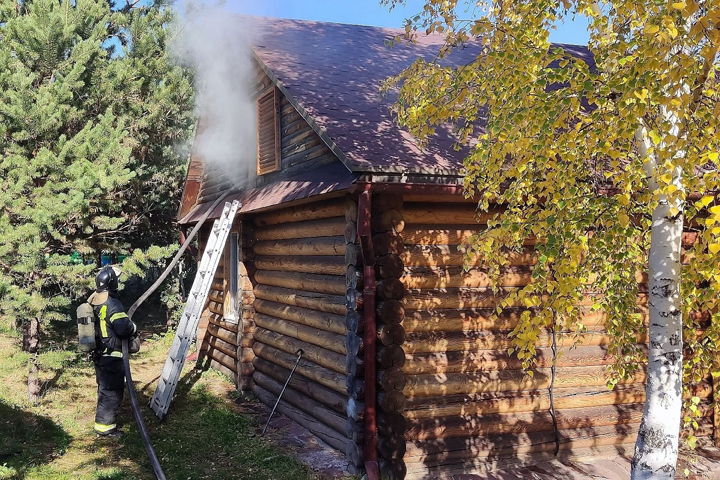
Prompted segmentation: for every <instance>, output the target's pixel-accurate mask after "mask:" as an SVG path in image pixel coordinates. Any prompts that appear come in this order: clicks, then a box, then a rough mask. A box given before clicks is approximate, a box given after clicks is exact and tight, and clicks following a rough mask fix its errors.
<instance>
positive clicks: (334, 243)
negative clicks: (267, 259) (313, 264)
mask: <svg viewBox="0 0 720 480" xmlns="http://www.w3.org/2000/svg"><path fill="white" fill-rule="evenodd" d="M345 245H346V242H345V237H344V236H336V237H316V238H302V239H299V240H295V239H293V240H267V241H263V242H257V243H256V244H255V245H253V252H255V254H256V255H286V256H318V255H319V256H334V255H339V256H344V255H345Z"/></svg>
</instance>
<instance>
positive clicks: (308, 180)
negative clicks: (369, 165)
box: [178, 163, 358, 225]
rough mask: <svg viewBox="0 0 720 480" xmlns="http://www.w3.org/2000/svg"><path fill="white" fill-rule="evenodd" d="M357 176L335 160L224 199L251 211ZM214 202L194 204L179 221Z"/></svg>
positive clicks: (346, 183) (332, 188)
mask: <svg viewBox="0 0 720 480" xmlns="http://www.w3.org/2000/svg"><path fill="white" fill-rule="evenodd" d="M357 177H358V175H357V174H354V173H352V172H350V171H348V169H347V168H346V167H345V166H344V165H343V164H341V163H334V164H331V165H325V166H323V167H320V168H315V169H310V170H307V171H305V172H303V173H301V174H298V175H295V176H292V177H289V178H287V179H284V180H281V181H278V182H275V183H272V184H270V185H266V186H264V187H259V188H254V189H252V190H248V191H245V192H240V193H232V194H230V195H228V197H227V198H225V202H232V201H233V200H238V201H239V202H240V203H241V206H240V208H239V209H238V213H250V212H255V211H258V210H262V209H263V208H267V207H271V206H274V205H280V204H282V203H287V202H291V201H295V200H303V199H306V198H310V197H314V196H317V195H324V194H328V193H332V192H337V191H340V190H347V189H348V188H349V187H350V185H352V184H353V183H355V180H357ZM225 202H220V203H219V204H218V205H217V206H216V207H215V210H213V211H212V212H210V216H209V217H208V218H218V217H220V213H221V212H222V209H223V204H224V203H225ZM212 203H213V202H212V201H210V202H205V203H201V204H199V205H195V207H194V208H193V209H192V210H191V211H190V212H189V213H188V214H187V215H185V216H184V217H183V218H181V219H180V220H178V223H179V224H181V225H182V224H187V223H195V222H197V221H198V220H199V219H200V217H202V216H203V214H204V213H205V212H206V211H207V210H208V209H209V208H210V206H211V204H212Z"/></svg>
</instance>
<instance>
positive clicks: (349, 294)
mask: <svg viewBox="0 0 720 480" xmlns="http://www.w3.org/2000/svg"><path fill="white" fill-rule="evenodd" d="M362 302H363V294H362V292H358V291H357V290H355V289H354V288H348V289H347V291H345V308H346V309H347V311H348V312H351V311H353V310H358V309H360V308H362Z"/></svg>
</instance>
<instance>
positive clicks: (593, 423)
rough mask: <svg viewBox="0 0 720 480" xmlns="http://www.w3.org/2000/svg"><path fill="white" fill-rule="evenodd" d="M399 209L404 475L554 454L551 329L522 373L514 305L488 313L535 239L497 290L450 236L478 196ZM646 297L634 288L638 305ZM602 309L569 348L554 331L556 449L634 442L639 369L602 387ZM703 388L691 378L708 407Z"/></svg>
mask: <svg viewBox="0 0 720 480" xmlns="http://www.w3.org/2000/svg"><path fill="white" fill-rule="evenodd" d="M402 217H403V220H404V230H403V232H402V243H403V245H404V250H403V251H402V253H401V254H400V260H401V263H402V268H403V275H402V277H401V281H402V284H403V285H404V287H405V295H404V297H403V298H402V300H401V303H402V309H403V313H404V320H403V322H402V326H403V328H404V330H405V343H404V345H403V349H404V352H405V358H404V364H403V365H402V368H401V371H402V372H403V373H404V374H405V375H406V382H405V386H404V389H403V393H404V395H405V405H404V411H403V416H404V418H405V421H406V429H405V435H404V437H405V441H406V444H405V455H404V457H403V461H404V462H405V465H406V467H407V477H406V478H408V479H415V478H443V477H449V476H450V475H452V474H455V473H460V472H471V471H477V470H480V471H483V470H485V471H486V470H487V469H488V468H492V466H504V465H507V464H508V463H511V462H513V461H519V460H520V459H523V458H526V457H528V456H531V457H534V458H538V459H539V458H543V457H552V456H553V455H554V450H555V446H556V442H555V429H554V425H553V419H552V417H551V415H550V411H549V409H550V398H549V386H550V379H551V368H550V367H551V366H552V351H551V349H550V348H549V347H550V345H551V341H552V338H551V335H550V334H548V335H545V336H544V337H543V338H541V339H540V340H539V344H540V347H541V348H539V349H538V355H539V362H538V368H537V369H536V370H535V371H534V372H533V376H528V375H527V374H526V373H525V372H523V371H522V368H521V365H520V362H519V361H518V360H517V358H515V357H513V356H510V355H508V354H507V349H508V348H509V347H510V346H511V340H510V338H509V333H510V331H511V330H512V329H513V327H514V326H515V325H516V322H517V320H518V318H519V315H520V313H521V308H520V307H513V308H505V309H504V310H503V311H502V313H501V314H500V316H499V318H497V319H494V313H495V309H496V307H498V306H499V305H500V302H501V301H502V299H503V297H504V293H505V292H509V291H512V290H515V289H518V288H520V287H522V286H524V285H527V283H528V282H529V281H531V268H532V265H533V255H532V245H531V244H532V242H528V243H529V245H528V246H527V247H526V250H525V252H523V253H520V254H517V255H515V257H514V258H513V262H512V266H510V267H508V268H506V269H505V270H504V271H503V272H502V276H501V281H500V286H501V287H502V288H501V289H500V293H493V292H492V291H491V290H490V289H489V287H490V283H489V279H488V276H487V271H486V270H485V269H484V268H483V266H482V265H474V266H472V268H470V270H469V271H467V272H464V271H463V269H462V265H463V255H462V252H461V251H460V250H459V249H458V246H459V245H460V244H461V243H462V242H463V240H465V239H466V238H468V237H469V236H470V235H471V234H472V233H474V232H476V231H477V230H478V229H480V228H484V224H485V222H487V220H488V218H487V217H488V216H487V215H484V216H479V217H478V216H477V215H476V214H475V204H474V203H466V202H459V203H456V204H451V203H443V204H440V203H437V202H429V201H426V200H425V199H423V198H422V197H412V196H406V197H405V199H404V204H403V209H402ZM379 268H380V269H381V270H382V268H383V267H382V266H380V267H379ZM645 302H646V295H642V294H641V298H639V302H638V303H639V304H640V306H639V308H641V309H644V308H645V307H644V306H643V303H645ZM380 314H381V315H382V312H380ZM603 320H604V319H603V316H602V315H600V314H593V315H591V314H589V313H588V316H587V318H586V321H585V322H584V323H585V324H586V325H587V326H588V329H589V330H590V332H589V333H588V334H587V335H586V336H585V339H584V340H582V343H580V344H578V345H577V347H576V348H573V349H571V348H570V347H571V346H572V345H573V338H572V336H570V335H561V336H560V337H559V338H558V343H559V347H560V350H561V351H562V355H561V357H560V359H559V362H558V365H557V372H556V378H555V383H554V398H555V402H554V404H555V405H554V406H555V411H556V413H557V427H558V435H559V441H560V454H561V455H567V454H572V453H573V452H578V451H586V452H589V451H599V450H600V449H616V448H617V449H622V450H624V451H626V452H632V444H633V443H634V441H635V437H636V435H637V429H638V426H639V422H640V417H641V415H642V408H643V402H644V400H645V392H644V383H643V382H644V376H643V375H642V374H640V375H637V376H636V378H635V379H634V381H632V382H627V383H624V384H623V383H621V384H620V385H618V386H617V387H616V388H615V389H614V390H612V391H609V390H608V389H607V387H606V386H605V381H606V380H605V366H606V365H607V364H608V363H609V362H612V361H613V360H612V359H611V358H608V356H607V355H606V353H605V352H606V347H605V346H606V345H607V342H608V338H607V335H606V334H605V331H604V327H603ZM638 340H639V341H641V342H642V341H644V340H645V339H644V338H639V339H638ZM711 390H712V389H711V388H710V387H709V386H708V385H700V386H698V388H697V394H698V395H699V396H701V397H702V398H704V399H705V400H704V401H703V403H702V405H703V406H704V408H707V407H708V406H709V404H708V402H707V398H708V397H709V396H710V394H711ZM707 411H708V415H710V413H711V412H710V409H709V408H707ZM700 423H701V424H703V425H704V427H703V428H701V432H700V434H701V435H702V434H707V433H708V431H709V429H710V427H711V425H712V423H711V418H706V419H701V422H700ZM710 431H711V429H710Z"/></svg>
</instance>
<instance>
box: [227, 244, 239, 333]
mask: <svg viewBox="0 0 720 480" xmlns="http://www.w3.org/2000/svg"><path fill="white" fill-rule="evenodd" d="M238 238H239V236H238V234H237V233H231V234H230V236H229V237H228V250H227V252H226V254H225V259H226V265H225V267H226V269H225V271H226V272H228V276H227V277H226V279H225V281H226V291H225V302H224V305H223V317H225V320H227V321H230V322H233V323H237V322H238V319H239V318H240V315H239V312H238V310H239V306H240V305H239V304H240V301H239V300H240V281H239V279H240V278H239V277H240V271H239V268H238V267H239V264H240V258H239V255H238V253H239V252H238V248H239V245H238Z"/></svg>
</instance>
